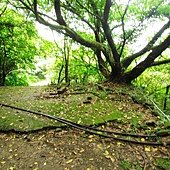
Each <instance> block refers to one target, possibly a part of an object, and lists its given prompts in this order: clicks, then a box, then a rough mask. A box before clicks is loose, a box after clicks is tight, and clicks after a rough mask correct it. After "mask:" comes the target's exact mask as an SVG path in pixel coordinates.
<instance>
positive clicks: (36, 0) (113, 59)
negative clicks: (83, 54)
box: [9, 0, 170, 83]
mask: <svg viewBox="0 0 170 170" xmlns="http://www.w3.org/2000/svg"><path fill="white" fill-rule="evenodd" d="M9 3H11V4H12V5H14V6H15V7H16V8H17V9H18V8H20V9H23V10H25V11H26V12H28V15H29V16H34V17H35V18H36V20H37V21H38V22H40V23H41V24H44V25H46V26H48V27H50V28H51V29H52V30H55V31H57V32H59V33H62V34H64V35H65V36H68V37H70V38H71V39H73V40H74V41H75V42H78V43H80V44H81V45H83V46H86V47H88V48H90V49H92V50H93V51H94V53H95V54H96V57H97V60H98V65H99V69H100V71H101V73H102V74H103V75H104V76H105V77H106V79H107V80H109V81H113V82H118V83H131V81H132V80H134V79H135V78H137V77H138V76H139V75H141V74H142V73H143V72H144V71H145V70H146V69H147V68H148V67H151V66H155V65H160V64H166V63H169V62H170V59H166V60H163V59H161V54H162V53H163V52H164V51H165V50H166V49H167V48H168V47H169V45H170V30H169V27H170V4H169V2H168V1H167V0H156V1H153V0H126V1H124V0H9ZM32 14H33V15H32ZM155 23H157V27H158V28H159V29H158V30H157V31H156V32H154V31H153V33H152V34H151V35H149V36H148V35H146V34H145V33H144V31H145V30H146V31H147V30H148V29H147V28H148V27H150V28H151V25H152V24H155ZM160 25H161V27H160ZM154 30H155V29H154ZM144 35H146V37H143V36H144ZM141 40H143V41H144V42H141V45H143V46H141V48H140V49H139V48H138V51H137V50H136V46H137V44H139V41H141ZM136 43H137V44H136ZM130 45H131V46H132V47H133V49H131V50H130V51H128V50H127V49H128V48H129V46H130ZM134 61H135V62H136V63H137V64H134V63H135V62H134Z"/></svg>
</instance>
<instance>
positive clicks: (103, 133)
mask: <svg viewBox="0 0 170 170" xmlns="http://www.w3.org/2000/svg"><path fill="white" fill-rule="evenodd" d="M0 106H3V107H9V108H12V109H16V110H20V111H24V112H27V113H31V114H36V115H39V116H44V117H47V118H49V119H53V120H57V121H58V122H60V123H64V124H66V125H69V126H71V127H73V128H76V129H80V130H83V131H85V132H89V133H91V134H95V135H98V136H101V137H105V138H110V139H114V140H118V141H122V142H130V143H135V144H143V145H157V146H161V145H162V146H165V145H166V146H167V145H170V141H168V142H166V143H165V142H148V141H136V140H131V139H124V138H119V137H115V136H112V135H109V133H112V134H113V133H114V134H115V133H117V135H122V134H121V133H120V132H108V131H104V130H99V129H96V128H92V127H87V126H83V125H80V124H77V123H74V122H72V121H69V120H66V119H63V118H59V117H55V116H52V115H48V114H46V113H42V112H35V111H31V110H27V109H23V108H19V107H15V106H11V105H7V104H2V103H0ZM106 133H107V134H106ZM125 134H126V133H124V136H131V137H132V136H134V137H136V136H138V135H137V134H128V133H127V134H126V135H125ZM122 136H123V135H122ZM141 136H142V137H143V135H141ZM146 136H147V137H150V136H149V135H145V137H146ZM152 136H153V135H152ZM154 137H156V135H154Z"/></svg>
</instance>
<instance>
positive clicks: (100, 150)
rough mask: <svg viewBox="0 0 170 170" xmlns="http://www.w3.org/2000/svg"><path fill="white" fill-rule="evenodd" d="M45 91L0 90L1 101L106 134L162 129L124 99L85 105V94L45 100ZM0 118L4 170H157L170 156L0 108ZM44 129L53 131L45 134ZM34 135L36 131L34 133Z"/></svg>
mask: <svg viewBox="0 0 170 170" xmlns="http://www.w3.org/2000/svg"><path fill="white" fill-rule="evenodd" d="M46 88H47V87H22V88H20V87H16V88H12V87H7V89H6V88H3V89H0V100H1V102H4V103H8V104H11V105H14V104H15V105H17V106H19V107H24V108H25V107H26V108H28V109H31V110H36V111H42V110H43V111H44V112H47V113H49V114H55V115H56V116H61V117H64V118H67V119H69V120H72V121H75V122H78V123H81V124H85V125H90V124H91V125H95V126H98V127H99V128H100V129H105V130H112V131H113V130H115V131H122V132H124V131H126V132H127V131H129V132H135V133H145V132H147V131H155V130H156V128H160V127H162V124H161V123H160V122H159V117H158V116H157V115H155V114H153V112H152V111H151V110H150V109H148V108H145V107H143V106H142V105H140V104H138V103H134V102H133V101H132V100H131V98H130V97H129V96H128V95H121V94H120V93H117V92H116V93H113V94H112V93H110V94H107V95H105V97H106V98H105V99H104V100H102V99H99V98H98V97H97V96H92V100H93V101H92V102H91V103H90V104H89V103H88V104H87V103H83V101H84V99H87V97H89V94H79V95H66V96H65V97H63V96H62V97H59V98H52V99H51V98H48V99H47V98H44V97H43V93H44V91H45V90H46ZM118 90H122V88H120V89H118ZM9 91H10V94H9ZM9 115H10V116H11V117H10V116H9ZM0 117H1V118H2V119H0V121H3V124H5V127H1V126H0V128H1V129H2V128H4V129H5V130H7V131H8V132H1V133H0V153H1V155H0V169H2V170H3V169H4V170H5V169H37V170H38V169H41V170H46V169H51V170H53V169H59V170H60V169H61V170H62V169H73V170H74V169H75V170H77V169H80V170H81V169H82V170H84V169H89V170H93V169H94V170H95V169H97V170H98V169H101V170H102V169H103V170H104V169H107V170H109V169H110V170H113V169H123V168H124V169H125V168H126V166H127V165H128V166H129V169H137V168H141V169H160V162H158V160H159V159H160V158H161V159H163V158H165V159H167V158H169V157H170V151H169V150H170V148H169V147H168V146H157V147H155V146H147V145H135V144H130V143H124V142H119V141H114V140H111V139H105V138H101V137H99V136H95V135H89V134H87V133H84V132H82V131H79V130H75V129H74V130H73V129H69V128H67V127H66V128H65V129H63V125H61V124H60V123H57V122H54V121H51V120H50V121H49V120H46V119H45V118H42V117H37V116H33V115H26V116H25V114H24V113H22V112H16V111H14V110H10V109H7V108H3V107H1V108H0ZM11 120H13V121H12V122H11ZM14 120H15V121H14ZM149 120H152V121H154V122H156V125H157V126H156V127H155V126H154V127H153V126H147V125H146V124H145V122H147V121H149ZM4 121H5V123H4ZM1 124H2V123H1ZM44 127H52V129H51V130H50V129H48V130H43V128H44ZM4 129H2V130H4ZM41 129H42V130H41ZM11 130H16V131H18V132H17V133H16V132H13V131H11ZM34 130H38V131H35V132H33V131H34ZM31 131H32V132H31ZM141 140H143V141H144V140H145V139H141ZM156 162H158V163H156ZM158 165H159V166H158ZM122 167H123V168H122Z"/></svg>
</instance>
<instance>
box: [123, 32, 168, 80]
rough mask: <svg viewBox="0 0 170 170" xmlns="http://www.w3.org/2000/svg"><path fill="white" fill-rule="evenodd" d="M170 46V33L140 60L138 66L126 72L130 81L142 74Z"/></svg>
mask: <svg viewBox="0 0 170 170" xmlns="http://www.w3.org/2000/svg"><path fill="white" fill-rule="evenodd" d="M169 46H170V35H169V36H168V37H167V38H166V39H165V40H164V41H163V42H162V43H161V44H160V45H158V46H156V47H154V48H153V49H152V52H151V53H150V54H149V55H148V56H147V57H146V59H145V60H144V61H142V62H140V63H139V64H138V65H137V66H136V67H134V68H133V69H132V70H131V71H129V72H128V73H126V74H125V78H128V81H129V82H131V81H132V80H134V79H135V78H137V77H138V76H139V75H141V74H142V73H143V72H144V71H145V70H146V69H147V68H148V67H150V66H151V65H152V64H153V63H154V60H155V59H156V58H157V57H159V56H160V55H161V53H162V52H163V51H164V50H166V49H167V48H168V47H169Z"/></svg>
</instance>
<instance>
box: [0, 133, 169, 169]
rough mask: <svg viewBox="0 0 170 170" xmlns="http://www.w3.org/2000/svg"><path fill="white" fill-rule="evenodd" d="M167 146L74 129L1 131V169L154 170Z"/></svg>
mask: <svg viewBox="0 0 170 170" xmlns="http://www.w3.org/2000/svg"><path fill="white" fill-rule="evenodd" d="M169 149H170V148H168V147H151V146H141V145H134V144H130V143H122V142H118V141H117V142H116V141H113V140H110V139H103V138H100V137H96V136H93V135H89V134H85V133H83V132H80V131H76V130H74V131H73V130H62V131H56V130H50V131H42V132H38V133H32V134H15V133H8V134H5V133H1V134H0V153H1V154H0V169H1V170H21V169H22V170H27V169H32V170H38V169H39V170H56V169H57V170H63V169H65V170H69V169H70V170H114V169H115V170H119V169H123V170H124V169H125V170H126V169H127V170H128V169H129V170H130V169H134V170H142V169H145V170H147V169H148V170H152V169H153V170H154V169H158V170H159V169H160V168H159V167H156V166H155V160H156V159H157V158H163V157H165V158H166V157H169V156H170V152H169Z"/></svg>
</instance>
